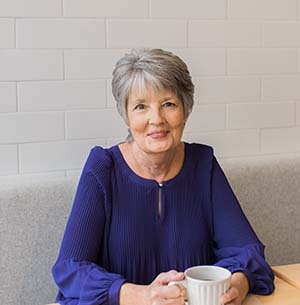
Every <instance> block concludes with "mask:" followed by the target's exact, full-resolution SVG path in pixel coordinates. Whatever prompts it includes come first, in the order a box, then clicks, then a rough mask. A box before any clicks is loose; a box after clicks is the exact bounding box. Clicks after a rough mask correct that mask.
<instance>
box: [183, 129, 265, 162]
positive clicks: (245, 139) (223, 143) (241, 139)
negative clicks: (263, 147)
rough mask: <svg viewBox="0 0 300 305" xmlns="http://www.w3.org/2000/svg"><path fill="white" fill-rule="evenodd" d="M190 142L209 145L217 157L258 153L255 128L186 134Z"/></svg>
mask: <svg viewBox="0 0 300 305" xmlns="http://www.w3.org/2000/svg"><path fill="white" fill-rule="evenodd" d="M188 140H189V141H190V142H198V143H203V144H207V145H211V146H212V147H213V148H214V152H215V154H216V156H217V157H226V158H227V157H240V156H249V155H255V154H258V153H259V149H260V146H259V132H258V131H257V130H244V131H240V130H239V131H220V132H209V133H199V134H190V135H188Z"/></svg>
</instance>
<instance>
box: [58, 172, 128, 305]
mask: <svg viewBox="0 0 300 305" xmlns="http://www.w3.org/2000/svg"><path fill="white" fill-rule="evenodd" d="M105 221H106V217H105V208H104V193H103V191H102V187H101V185H100V183H99V182H98V180H97V179H96V177H95V176H94V175H93V174H92V173H91V172H88V171H85V170H84V171H83V173H82V175H81V178H80V181H79V184H78V188H77V191H76V195H75V199H74V203H73V207H72V211H71V214H70V217H69V220H68V223H67V226H66V230H65V234H64V238H63V241H62V245H61V249H60V253H59V256H58V259H57V261H56V263H55V265H54V266H53V268H52V274H53V278H54V280H55V282H56V284H57V286H58V287H59V292H58V295H57V298H56V302H58V303H59V304H61V305H65V304H68V305H75V304H76V305H77V304H86V305H87V304H89V305H92V304H93V305H96V304H97V305H100V304H108V305H118V304H119V290H120V287H121V285H122V284H123V283H124V281H125V279H124V278H123V277H122V276H121V275H119V274H114V273H110V272H108V271H107V270H105V269H104V268H102V267H100V266H99V265H97V261H98V257H99V255H100V252H101V248H102V239H103V233H104V228H105Z"/></svg>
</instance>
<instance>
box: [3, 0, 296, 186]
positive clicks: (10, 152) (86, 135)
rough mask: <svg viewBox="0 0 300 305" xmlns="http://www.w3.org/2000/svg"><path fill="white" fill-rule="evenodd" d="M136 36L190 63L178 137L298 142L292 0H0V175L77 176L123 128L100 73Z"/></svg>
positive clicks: (280, 146)
mask: <svg viewBox="0 0 300 305" xmlns="http://www.w3.org/2000/svg"><path fill="white" fill-rule="evenodd" d="M139 46H149V47H160V48H165V49H168V50H171V51H173V52H175V53H176V54H178V55H179V56H181V57H182V58H183V59H184V60H185V61H186V62H187V64H188V65H189V67H190V71H191V73H192V76H193V80H194V82H195V84H196V95H195V108H194V111H193V113H192V114H191V117H190V119H189V122H188V125H187V127H186V131H185V135H184V139H185V140H187V141H197V142H203V143H207V144H210V145H213V146H214V148H215V152H216V155H217V156H218V157H219V158H231V157H233V158H235V157H244V156H260V155H268V154H291V153H292V154H299V153H300V0H209V1H207V0H187V1H182V0H163V1H162V0H42V1H41V0H0V181H3V180H4V179H20V178H22V179H23V178H26V179H27V178H31V177H38V178H41V177H49V176H65V175H77V174H78V173H79V172H80V169H81V167H82V165H83V163H84V161H85V159H86V156H87V154H88V152H89V150H90V149H91V147H93V146H94V145H103V146H108V145H112V144H114V143H116V142H118V141H120V140H122V139H124V138H125V136H126V134H127V131H126V126H125V125H124V124H123V122H122V120H121V119H120V118H119V117H118V114H117V112H116V110H115V105H114V100H113V97H112V94H111V85H110V81H111V73H112V70H113V67H114V64H115V62H116V60H117V59H119V58H120V57H121V56H122V55H123V54H124V53H125V52H126V51H128V50H129V49H130V48H131V47H139Z"/></svg>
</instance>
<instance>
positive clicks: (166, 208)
mask: <svg viewBox="0 0 300 305" xmlns="http://www.w3.org/2000/svg"><path fill="white" fill-rule="evenodd" d="M112 89H113V94H114V97H115V99H116V101H117V108H118V111H119V113H120V114H121V116H122V118H123V119H124V121H125V123H126V124H127V126H128V128H129V131H130V132H129V136H128V138H127V140H126V141H124V142H123V143H120V144H118V145H115V146H112V147H110V148H102V147H99V146H96V147H95V148H93V149H92V150H91V152H90V154H89V157H88V159H87V161H86V164H85V166H84V169H83V172H82V174H81V178H80V181H79V185H78V189H77V192H76V196H75V199H74V203H73V208H72V211H71V214H70V217H69V220H68V223H67V226H66V230H65V234H64V238H63V242H62V245H61V249H60V253H59V256H58V259H57V262H56V264H55V265H54V267H53V269H52V273H53V277H54V280H55V282H56V284H57V285H58V287H59V292H58V296H57V299H56V301H57V302H59V303H60V304H109V305H119V304H120V305H151V304H155V305H164V304H166V305H182V304H184V299H183V296H182V292H181V290H180V288H179V287H178V286H176V285H175V286H168V285H167V284H168V283H169V282H170V281H176V280H181V279H183V278H184V274H183V271H184V270H185V269H187V268H188V267H191V266H195V265H204V264H205V265H209V264H211V265H218V266H222V267H224V268H227V269H229V270H230V271H231V272H232V274H233V275H232V279H231V287H230V289H229V290H228V291H227V292H226V293H225V294H224V295H223V296H222V299H221V300H220V302H222V303H223V304H235V305H240V304H241V302H242V300H243V299H244V298H245V296H246V294H247V293H248V291H250V292H253V293H258V294H269V293H271V292H272V291H273V289H274V284H273V279H274V278H273V273H272V271H271V269H270V267H269V265H268V264H267V262H266V261H265V258H264V246H263V245H262V244H261V242H260V241H259V240H258V238H257V236H256V235H255V233H254V231H253V229H252V228H251V226H250V224H249V222H248V221H247V219H246V217H245V215H244V214H243V212H242V210H241V208H240V205H239V203H238V201H237V199H236V197H235V195H234V193H233V192H232V189H231V188H230V185H229V184H228V181H227V179H226V177H225V176H224V173H223V171H222V169H221V168H220V166H219V164H218V162H217V160H216V158H215V157H214V154H213V149H212V148H211V147H209V146H206V145H201V144H188V143H184V142H183V141H182V133H183V130H184V126H185V123H186V120H187V118H188V116H189V114H190V112H191V110H192V107H193V93H194V85H193V83H192V80H191V76H190V74H189V71H188V69H187V66H186V64H185V63H184V62H183V61H182V60H181V59H180V58H179V57H177V56H176V55H174V54H172V53H170V52H167V51H164V50H160V49H135V50H132V51H131V52H130V53H129V54H126V55H125V56H124V57H123V58H121V59H120V60H119V61H118V62H117V64H116V67H115V70H114V72H113V80H112ZM107 128H109V126H107Z"/></svg>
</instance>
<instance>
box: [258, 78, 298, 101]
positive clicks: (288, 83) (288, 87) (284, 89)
mask: <svg viewBox="0 0 300 305" xmlns="http://www.w3.org/2000/svg"><path fill="white" fill-rule="evenodd" d="M262 97H263V99H266V100H276V99H277V100H280V99H300V76H284V77H264V78H263V80H262Z"/></svg>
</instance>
